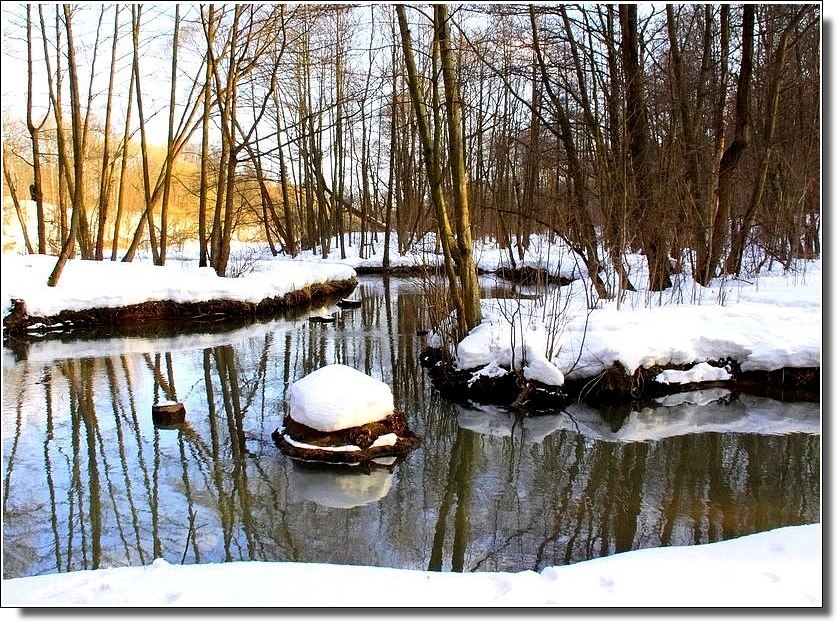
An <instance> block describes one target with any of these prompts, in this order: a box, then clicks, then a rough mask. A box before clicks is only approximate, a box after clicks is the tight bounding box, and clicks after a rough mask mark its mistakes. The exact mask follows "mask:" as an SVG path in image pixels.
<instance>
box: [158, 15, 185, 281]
mask: <svg viewBox="0 0 837 622" xmlns="http://www.w3.org/2000/svg"><path fill="white" fill-rule="evenodd" d="M179 38H180V4H175V5H174V35H173V36H172V43H171V47H172V53H171V91H170V96H169V130H168V136H167V139H166V145H167V146H168V150H167V152H166V164H165V174H164V177H163V204H162V205H161V206H160V257H159V261H160V263H159V265H161V266H162V265H164V264H165V263H166V245H167V242H168V214H169V198H170V196H171V176H172V168H173V167H174V146H173V144H174V108H175V105H176V104H177V44H178V39H179Z"/></svg>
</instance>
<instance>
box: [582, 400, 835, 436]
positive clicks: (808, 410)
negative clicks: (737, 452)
mask: <svg viewBox="0 0 837 622" xmlns="http://www.w3.org/2000/svg"><path fill="white" fill-rule="evenodd" d="M699 393H704V392H699ZM567 413H569V415H570V416H571V417H572V419H573V420H574V421H575V423H576V424H577V426H578V431H579V432H580V433H581V434H582V435H584V436H586V437H589V438H596V439H599V440H605V441H654V440H660V439H663V438H668V437H672V436H682V435H684V434H701V433H706V432H730V433H738V434H747V433H749V434H763V435H768V434H794V433H799V432H801V433H804V434H819V433H820V405H819V404H816V403H812V402H780V401H777V400H772V399H770V398H766V397H756V396H748V395H741V396H739V397H738V399H735V400H732V401H730V402H729V403H727V402H726V400H725V399H723V398H722V399H720V400H719V401H717V402H709V403H704V404H692V403H688V402H684V403H680V404H676V405H673V406H660V407H657V408H650V407H649V408H643V409H641V410H639V411H633V412H631V413H630V414H629V415H628V416H627V417H626V418H625V420H624V421H623V422H622V425H621V426H620V427H619V429H618V430H616V431H613V430H612V428H611V426H610V424H608V423H606V422H605V421H604V420H602V418H601V415H600V414H599V412H598V411H597V410H594V409H592V408H590V407H587V406H584V405H579V404H574V405H572V406H569V407H567Z"/></svg>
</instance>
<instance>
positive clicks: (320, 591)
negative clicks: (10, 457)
mask: <svg viewBox="0 0 837 622" xmlns="http://www.w3.org/2000/svg"><path fill="white" fill-rule="evenodd" d="M382 473H383V474H382V475H381V477H380V479H379V480H376V485H377V486H378V487H379V488H380V489H381V490H384V489H386V488H387V487H388V486H389V480H388V479H387V477H386V475H387V474H386V472H385V471H382ZM298 475H300V476H301V477H302V478H306V477H309V476H310V477H311V483H310V485H309V486H308V488H307V490H308V491H309V492H310V493H311V494H312V495H317V496H320V497H322V496H328V495H333V497H332V498H333V500H334V503H335V504H339V503H340V497H341V491H339V490H332V491H322V490H318V486H317V483H316V481H315V480H316V477H315V475H316V474H309V473H303V472H300V473H298ZM346 477H347V480H350V479H351V477H352V476H351V475H347V476H346ZM345 486H346V487H347V488H351V486H352V483H351V482H350V481H347V482H345ZM372 488H374V486H372ZM381 490H369V491H368V497H370V498H371V497H374V496H375V495H376V494H379V493H380V491H381ZM384 494H385V492H384ZM335 507H342V506H340V505H336V506H335ZM2 605H3V607H20V606H50V605H68V606H73V605H75V606H88V605H111V606H154V605H159V606H173V607H191V606H200V607H220V606H226V607H236V608H241V607H264V606H269V607H318V608H319V607H486V606H490V607H546V606H555V607H822V527H821V525H820V524H814V525H799V526H792V527H783V528H780V529H775V530H772V531H768V532H763V533H758V534H753V535H749V536H744V537H741V538H736V539H732V540H726V541H724V542H716V543H713V544H703V545H698V546H687V547H669V548H659V549H643V550H638V551H631V552H627V553H619V554H616V555H612V556H609V557H603V558H599V559H594V560H590V561H584V562H580V563H577V564H572V565H568V566H552V567H548V568H545V569H543V570H542V571H540V572H533V571H531V570H527V571H522V572H516V573H510V572H470V573H464V574H460V573H448V572H445V573H442V572H427V571H424V570H409V569H389V568H378V567H368V566H342V565H332V564H320V563H294V562H257V561H250V562H230V563H224V564H198V565H183V566H181V565H173V564H169V563H168V562H166V561H164V560H162V559H156V560H154V562H153V563H152V564H151V565H149V566H144V567H125V568H110V569H100V570H83V571H76V572H69V573H61V574H52V575H43V576H37V577H23V578H17V579H4V580H3V582H2Z"/></svg>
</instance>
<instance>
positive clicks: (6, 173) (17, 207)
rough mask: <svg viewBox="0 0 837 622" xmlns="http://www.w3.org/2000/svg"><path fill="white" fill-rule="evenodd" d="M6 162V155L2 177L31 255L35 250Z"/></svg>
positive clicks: (27, 249) (27, 250)
mask: <svg viewBox="0 0 837 622" xmlns="http://www.w3.org/2000/svg"><path fill="white" fill-rule="evenodd" d="M8 162H9V159H8V158H7V157H6V158H3V177H5V178H6V185H7V186H8V189H9V195H10V196H11V197H12V204H13V205H14V206H15V213H16V214H17V220H18V222H19V223H20V230H21V232H22V233H23V243H24V245H25V246H26V252H27V253H29V254H30V255H31V254H32V253H34V252H35V251H34V250H33V249H32V243H31V242H30V241H29V232H28V231H27V229H26V216H24V214H23V210H22V209H21V208H20V201H19V200H18V198H17V189H16V188H15V182H14V181H13V180H12V176H11V174H10V173H9V166H8Z"/></svg>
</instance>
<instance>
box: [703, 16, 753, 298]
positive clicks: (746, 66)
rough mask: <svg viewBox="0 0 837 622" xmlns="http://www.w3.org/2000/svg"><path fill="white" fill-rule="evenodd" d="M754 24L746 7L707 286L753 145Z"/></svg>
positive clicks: (708, 258)
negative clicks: (737, 180)
mask: <svg viewBox="0 0 837 622" xmlns="http://www.w3.org/2000/svg"><path fill="white" fill-rule="evenodd" d="M754 22H755V6H754V5H752V4H745V5H744V7H743V21H742V26H741V28H742V43H741V68H740V70H739V72H738V83H737V84H736V89H735V135H734V137H733V141H732V143H731V144H730V145H729V147H727V148H726V149H725V150H724V153H723V155H722V156H721V161H720V164H719V167H718V196H717V204H718V208H717V213H716V214H715V219H714V221H713V223H712V237H711V245H710V247H709V253H708V254H707V255H706V260H705V265H699V266H698V272H699V275H701V276H702V277H703V279H704V280H706V281H707V282H708V280H709V279H711V278H712V277H713V276H714V273H715V270H716V269H717V267H718V264H719V263H720V260H721V256H722V254H723V250H724V246H725V245H726V242H727V231H728V229H729V221H730V213H731V210H732V205H731V204H732V198H733V190H734V188H735V178H734V177H735V172H736V170H737V168H738V163H739V162H740V160H741V157H742V155H743V154H744V151H745V149H747V147H748V145H749V143H750V81H751V78H752V73H753V32H754Z"/></svg>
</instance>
